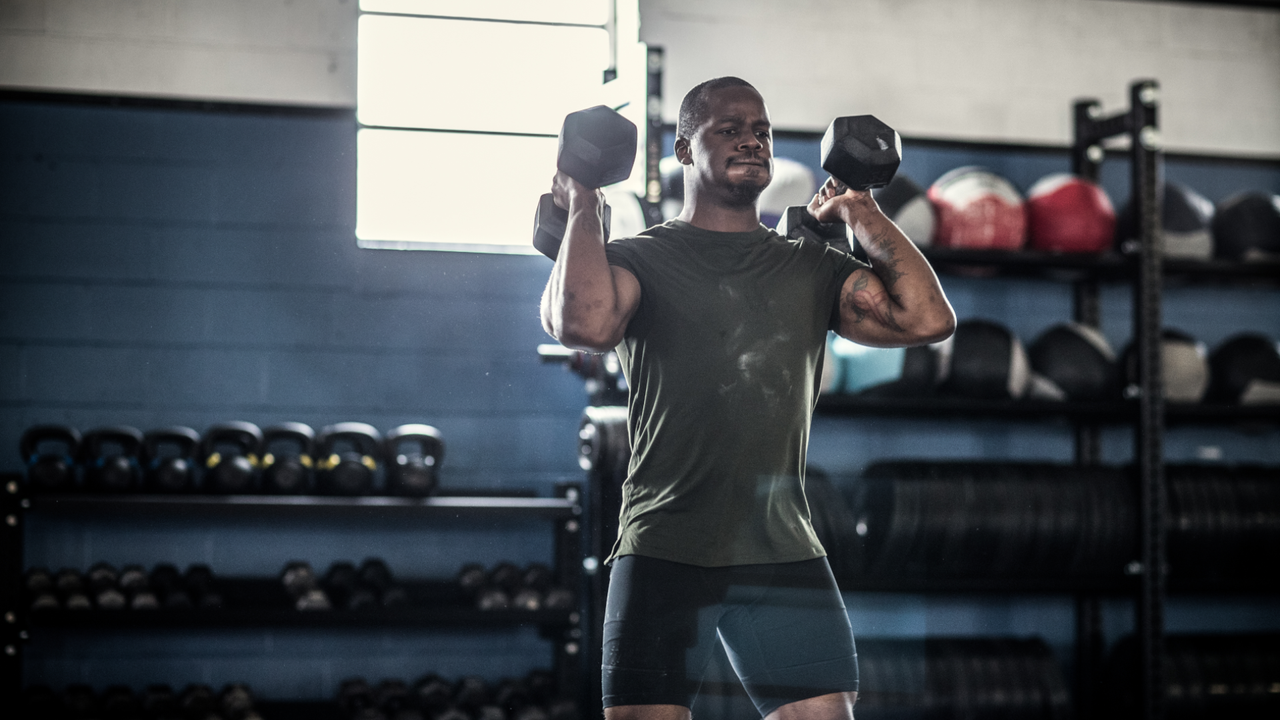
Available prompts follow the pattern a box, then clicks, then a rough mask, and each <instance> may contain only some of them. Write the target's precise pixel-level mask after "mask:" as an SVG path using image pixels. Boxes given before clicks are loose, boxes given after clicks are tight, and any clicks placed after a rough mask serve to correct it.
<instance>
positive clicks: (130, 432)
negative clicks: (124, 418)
mask: <svg viewBox="0 0 1280 720" xmlns="http://www.w3.org/2000/svg"><path fill="white" fill-rule="evenodd" d="M107 443H116V444H118V445H119V446H120V454H121V455H126V456H129V457H132V458H137V456H138V450H139V449H141V448H142V431H141V430H138V429H137V428H135V427H130V426H128V425H113V426H111V427H102V428H96V429H94V430H90V431H89V432H87V433H85V434H84V441H83V442H82V443H81V445H80V452H81V455H82V456H83V457H84V458H86V459H89V460H96V459H98V458H100V457H102V448H103V446H104V445H106V444H107Z"/></svg>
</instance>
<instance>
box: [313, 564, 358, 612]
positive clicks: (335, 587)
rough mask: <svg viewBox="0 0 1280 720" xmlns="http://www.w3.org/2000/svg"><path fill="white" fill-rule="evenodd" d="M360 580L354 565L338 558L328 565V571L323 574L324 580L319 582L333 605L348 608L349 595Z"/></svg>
mask: <svg viewBox="0 0 1280 720" xmlns="http://www.w3.org/2000/svg"><path fill="white" fill-rule="evenodd" d="M359 582H360V578H359V573H358V572H357V571H356V566H355V565H353V564H351V563H349V562H347V561H345V560H339V561H337V562H335V563H333V564H332V565H330V566H329V571H328V572H326V573H325V574H324V580H323V582H322V583H321V584H322V585H323V586H324V591H325V592H326V593H328V595H329V600H330V601H331V602H332V603H333V605H334V607H340V608H348V609H349V608H350V607H351V597H352V595H353V594H354V593H355V591H356V587H357V585H358V584H359Z"/></svg>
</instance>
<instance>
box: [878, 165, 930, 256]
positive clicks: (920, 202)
mask: <svg viewBox="0 0 1280 720" xmlns="http://www.w3.org/2000/svg"><path fill="white" fill-rule="evenodd" d="M872 194H873V196H874V197H875V199H876V204H878V205H879V206H880V210H882V211H883V212H884V214H885V215H886V216H887V217H888V218H889V219H890V220H892V221H893V222H894V223H895V224H896V225H897V226H898V228H899V229H900V230H902V233H903V234H904V235H906V236H907V237H908V238H909V239H910V240H911V242H913V243H915V244H916V245H918V246H920V247H928V246H930V245H932V244H933V232H934V229H935V227H936V225H937V216H936V214H935V212H934V209H933V201H931V200H930V199H929V195H928V194H927V193H926V192H925V190H924V188H922V187H920V186H919V185H917V184H915V183H914V182H912V180H911V178H909V177H907V176H906V175H903V174H902V173H898V174H897V175H894V176H893V179H892V180H890V181H889V184H888V185H885V186H884V187H882V188H880V189H878V190H875V191H873V193H872Z"/></svg>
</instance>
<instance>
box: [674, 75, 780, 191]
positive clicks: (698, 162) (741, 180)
mask: <svg viewBox="0 0 1280 720" xmlns="http://www.w3.org/2000/svg"><path fill="white" fill-rule="evenodd" d="M675 151H676V157H677V158H678V159H679V160H680V163H681V164H683V165H684V166H685V186H686V187H685V194H686V198H688V197H689V196H690V195H691V194H693V195H697V194H699V193H705V192H711V193H712V194H714V195H717V196H719V198H720V200H721V201H723V202H725V203H726V204H729V205H734V206H742V205H752V204H754V203H755V201H756V199H757V198H759V196H760V192H761V191H762V190H764V189H765V187H767V186H768V185H769V181H770V180H771V179H772V177H773V130H772V127H771V126H770V124H769V111H768V109H767V108H766V107H765V105H764V99H763V98H762V97H760V93H759V92H758V91H757V90H756V89H755V88H754V87H752V85H751V84H750V83H748V82H747V81H745V80H742V79H741V78H736V77H721V78H715V79H713V80H708V81H706V82H704V83H702V84H700V85H698V86H696V87H694V88H693V89H692V90H690V91H689V92H688V93H687V94H686V95H685V97H684V100H683V101H682V102H681V103H680V117H679V120H678V121H677V124H676V145H675Z"/></svg>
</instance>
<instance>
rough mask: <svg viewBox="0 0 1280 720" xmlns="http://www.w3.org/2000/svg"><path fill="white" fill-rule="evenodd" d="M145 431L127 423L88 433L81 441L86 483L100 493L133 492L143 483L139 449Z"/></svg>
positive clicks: (81, 455)
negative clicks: (140, 430)
mask: <svg viewBox="0 0 1280 720" xmlns="http://www.w3.org/2000/svg"><path fill="white" fill-rule="evenodd" d="M141 449H142V433H141V432H139V431H138V430H137V429H136V428H131V427H128V426H127V425H117V426H115V427H105V428H98V429H96V430H91V431H89V432H87V433H85V434H84V441H83V442H82V443H81V444H80V457H81V464H82V465H83V466H84V469H85V482H86V484H87V485H88V486H89V488H90V489H93V490H97V491H100V492H131V491H134V490H137V489H138V488H139V487H140V486H141V481H142V468H141V466H140V465H139V464H138V452H139V451H140V450H141Z"/></svg>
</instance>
